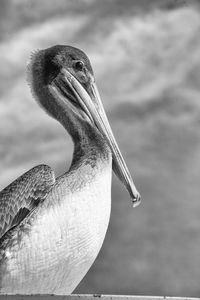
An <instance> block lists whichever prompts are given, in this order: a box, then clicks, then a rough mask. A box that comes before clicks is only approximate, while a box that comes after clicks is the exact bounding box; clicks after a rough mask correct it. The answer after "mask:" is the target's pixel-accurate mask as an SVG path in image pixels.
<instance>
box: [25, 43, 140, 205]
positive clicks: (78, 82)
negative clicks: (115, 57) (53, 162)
mask: <svg viewBox="0 0 200 300" xmlns="http://www.w3.org/2000/svg"><path fill="white" fill-rule="evenodd" d="M29 69H30V72H29V73H30V80H31V86H32V90H33V93H34V95H35V97H36V99H37V100H38V102H39V103H40V105H41V106H42V107H43V108H44V109H45V110H46V111H47V112H48V113H49V114H50V115H51V116H52V117H54V118H56V119H57V120H58V121H60V122H61V123H62V124H63V125H64V126H65V127H66V129H67V130H68V132H69V133H70V135H71V136H72V138H73V139H75V137H77V135H76V126H75V124H76V125H77V123H76V121H77V120H81V122H79V123H78V124H90V126H91V127H93V128H95V129H96V130H97V131H98V132H99V133H100V135H101V136H102V137H103V139H104V140H105V141H106V143H107V145H108V146H109V148H110V149H111V152H112V157H113V171H114V172H115V174H116V175H117V176H118V178H119V179H120V180H121V181H122V182H123V184H124V185H125V186H126V188H127V190H128V191H129V194H130V196H131V198H132V201H133V206H137V205H138V204H139V203H140V194H139V193H138V191H137V189H136V188H135V185H134V183H133V180H132V178H131V175H130V173H129V171H128V168H127V166H126V164H125V161H124V159H123V157H122V154H121V152H120V150H119V147H118V145H117V143H116V140H115V138H114V135H113V133H112V130H111V127H110V125H109V122H108V119H107V117H106V114H105V111H104V108H103V105H102V102H101V99H100V96H99V92H98V89H97V86H96V83H95V78H94V73H93V70H92V67H91V64H90V61H89V59H88V57H87V56H86V54H85V53H84V52H83V51H81V50H79V49H77V48H74V47H71V46H54V47H51V48H48V49H45V50H40V51H37V52H36V53H35V54H34V55H33V57H32V59H31V64H30V68H29ZM58 107H59V108H60V109H58ZM72 124H73V126H72ZM79 126H80V125H79Z"/></svg>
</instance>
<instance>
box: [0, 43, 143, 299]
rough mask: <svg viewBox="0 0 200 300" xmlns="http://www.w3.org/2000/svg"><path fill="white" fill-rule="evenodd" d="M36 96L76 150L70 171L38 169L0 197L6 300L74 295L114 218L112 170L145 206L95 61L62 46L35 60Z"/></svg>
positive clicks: (1, 285) (0, 282)
mask: <svg viewBox="0 0 200 300" xmlns="http://www.w3.org/2000/svg"><path fill="white" fill-rule="evenodd" d="M28 69H29V81H30V85H31V89H32V93H33V95H34V97H35V98H36V100H37V102H38V103H39V104H40V106H41V107H42V108H43V109H44V110H45V111H46V112H47V113H48V114H49V115H50V116H51V117H53V118H55V119H56V120H58V121H59V122H60V123H61V124H62V125H63V126H64V128H65V129H66V130H67V132H68V133H69V135H70V136H71V137H72V140H73V143H74V152H73V159H72V163H71V166H70V168H69V170H67V171H66V173H64V174H63V175H61V176H59V177H58V178H55V175H54V172H53V171H52V169H51V168H50V167H49V166H47V165H38V166H36V167H34V168H32V169H31V170H29V171H28V172H26V173H25V174H23V175H22V176H21V177H19V178H18V179H16V180H15V181H14V182H12V183H11V184H10V185H9V186H7V187H6V188H5V189H3V190H2V191H1V193H0V293H1V294H49V293H54V294H70V293H72V291H73V290H74V289H75V287H76V286H77V285H78V283H79V282H80V281H81V279H82V278H83V277H84V275H85V274H86V273H87V271H88V270H89V268H90V267H91V265H92V263H93V262H94V260H95V258H96V256H97V254H98V252H99V250H100V248H101V246H102V243H103V240H104V237H105V234H106V230H107V227H108V223H109V218H110V210H111V175H112V169H113V170H114V172H115V174H116V175H117V176H118V178H119V179H120V180H121V181H122V183H123V184H124V185H125V186H126V188H127V190H128V192H129V194H130V196H131V198H132V201H133V205H134V206H136V205H137V204H138V203H139V202H140V194H139V193H138V191H137V190H136V187H135V185H134V183H133V180H132V178H131V175H130V173H129V171H128V168H127V166H126V164H125V161H124V159H123V157H122V155H121V153H120V150H119V148H118V146H117V143H116V141H115V138H114V135H113V133H112V130H111V127H110V125H109V122H108V119H107V117H106V114H105V111H104V108H103V105H102V102H101V99H100V96H99V93H98V90H97V86H96V83H95V79H94V73H93V70H92V67H91V64H90V61H89V59H88V57H87V56H86V54H85V53H84V52H82V51H81V50H79V49H77V48H74V47H71V46H66V45H57V46H53V47H51V48H48V49H45V50H39V51H37V52H35V53H34V54H33V56H32V58H31V62H30V64H29V67H28Z"/></svg>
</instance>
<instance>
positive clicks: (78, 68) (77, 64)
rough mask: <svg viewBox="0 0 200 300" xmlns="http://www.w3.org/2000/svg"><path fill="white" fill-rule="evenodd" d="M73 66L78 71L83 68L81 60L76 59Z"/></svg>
mask: <svg viewBox="0 0 200 300" xmlns="http://www.w3.org/2000/svg"><path fill="white" fill-rule="evenodd" d="M74 67H75V69H76V70H78V71H82V70H83V68H84V63H83V62H82V61H81V60H78V61H76V62H75V63H74Z"/></svg>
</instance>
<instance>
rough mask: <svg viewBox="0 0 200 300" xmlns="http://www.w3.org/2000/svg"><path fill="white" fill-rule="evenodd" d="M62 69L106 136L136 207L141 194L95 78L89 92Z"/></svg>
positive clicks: (77, 95)
mask: <svg viewBox="0 0 200 300" xmlns="http://www.w3.org/2000/svg"><path fill="white" fill-rule="evenodd" d="M62 71H63V74H64V77H65V81H66V83H67V84H68V85H69V86H70V88H71V89H72V90H73V92H74V94H75V96H76V98H77V100H78V102H79V104H80V106H81V107H82V109H83V110H84V111H85V113H86V114H87V115H88V117H89V118H90V119H92V120H93V121H94V123H95V125H96V126H97V128H98V129H99V131H100V132H101V134H102V135H103V136H104V137H105V138H106V140H107V143H108V145H109V146H110V148H111V151H112V155H113V171H114V172H115V174H116V175H117V177H118V178H119V179H120V180H121V181H122V182H123V183H124V185H125V186H126V188H127V190H128V191H129V194H130V196H131V198H132V202H133V206H134V207H136V206H137V205H138V204H139V203H140V194H139V192H138V191H137V189H136V187H135V184H134V182H133V180H132V177H131V175H130V172H129V170H128V168H127V166H126V163H125V161H124V159H123V156H122V154H121V152H120V150H119V147H118V145H117V142H116V140H115V138H114V135H113V133H112V129H111V127H110V125H109V122H108V119H107V116H106V113H105V111H104V108H103V104H102V101H101V98H100V95H99V92H98V89H97V86H96V84H95V82H94V79H91V83H90V89H89V91H88V92H87V91H86V89H85V88H84V87H83V86H82V85H81V84H80V82H79V81H78V80H77V79H76V78H75V77H74V76H73V75H72V74H71V73H70V72H69V71H67V70H66V69H63V70H62Z"/></svg>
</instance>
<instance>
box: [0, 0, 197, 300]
mask: <svg viewBox="0 0 200 300" xmlns="http://www.w3.org/2000/svg"><path fill="white" fill-rule="evenodd" d="M199 33H200V11H199V2H198V1H192V0H188V1H186V0H185V1H184V0H182V1H181V0H174V1H169V0H168V1H167V0H166V1H165V0H163V1H161V0H157V1H156V0H152V1H147V0H123V1H122V0H121V1H120V0H108V1H106V0H102V1H97V0H82V1H81V0H77V1H72V0H71V1H70V0H65V1H64V0H60V1H54V0H42V1H41V0H29V1H28V0H10V1H6V0H0V55H1V68H0V143H1V146H0V169H1V172H0V188H3V187H5V186H6V185H7V184H9V183H10V182H11V181H13V180H14V179H15V178H16V177H18V176H20V175H21V174H22V173H23V172H25V171H27V170H28V169H30V168H31V167H33V166H34V165H37V164H40V163H45V164H49V165H50V166H51V167H52V168H53V169H54V170H55V172H56V174H57V175H58V174H61V173H62V172H64V171H65V170H66V168H67V167H68V166H69V164H70V160H71V156H72V149H73V147H72V143H71V140H70V138H69V136H67V135H66V133H65V131H64V129H63V128H62V127H61V126H60V125H59V124H58V123H57V122H56V121H54V120H53V119H51V118H49V116H47V115H46V114H45V113H44V112H43V111H42V110H41V108H40V107H38V105H37V104H36V102H35V100H34V99H33V97H32V95H31V93H30V90H29V87H28V85H27V82H26V65H27V61H28V60H29V57H30V53H31V52H32V51H34V50H37V49H42V48H46V47H49V46H52V45H55V44H69V45H73V46H76V47H79V48H81V49H82V50H84V51H85V52H86V53H87V54H88V56H89V57H90V59H91V62H92V65H93V69H94V72H95V75H96V79H97V84H98V87H99V90H100V93H101V97H102V99H103V102H104V105H105V108H106V111H107V113H108V117H109V120H110V123H111V126H112V128H113V131H114V133H115V136H116V139H117V141H118V142H119V145H120V148H121V150H122V152H123V154H124V157H125V159H126V161H127V164H128V166H129V167H130V170H131V172H132V174H133V177H134V179H135V182H136V185H137V187H138V189H139V191H140V193H141V195H142V204H141V205H140V207H138V208H137V209H132V208H131V202H130V199H129V195H128V194H127V192H126V191H125V189H124V187H123V186H122V185H121V183H120V182H119V181H118V180H117V179H116V178H115V177H114V176H113V189H112V215H111V222H110V226H109V230H108V234H107V236H106V240H105V243H104V245H103V248H102V250H101V252H100V255H99V256H98V259H97V260H96V262H95V263H94V265H93V266H92V268H91V270H90V271H89V273H88V274H87V275H86V277H85V278H84V280H83V281H82V282H81V284H80V285H79V287H78V288H77V289H76V291H75V292H76V293H104V294H108V293H110V294H141V295H144V294H146V295H168V296H170V295H173V296H193V297H199V294H200V286H199V278H200V255H199V249H200V176H199V173H200V130H199V125H200V59H199V53H200V34H199Z"/></svg>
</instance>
